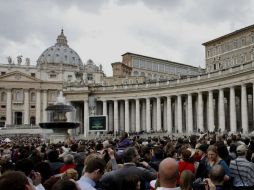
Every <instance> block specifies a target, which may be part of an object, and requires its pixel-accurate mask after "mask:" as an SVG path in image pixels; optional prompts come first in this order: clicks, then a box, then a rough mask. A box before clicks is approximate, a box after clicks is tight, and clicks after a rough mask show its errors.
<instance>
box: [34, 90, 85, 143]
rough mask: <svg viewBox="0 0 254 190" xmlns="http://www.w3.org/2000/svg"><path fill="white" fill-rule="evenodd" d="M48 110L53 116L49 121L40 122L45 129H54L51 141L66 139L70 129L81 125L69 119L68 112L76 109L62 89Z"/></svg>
mask: <svg viewBox="0 0 254 190" xmlns="http://www.w3.org/2000/svg"><path fill="white" fill-rule="evenodd" d="M46 111H48V112H51V115H52V118H51V120H50V121H49V122H43V123H39V125H40V127H41V128H43V129H52V130H53V134H51V135H50V142H51V143H57V142H59V141H62V142H63V141H66V140H67V139H68V137H69V135H68V132H67V131H68V129H75V128H77V127H79V125H80V123H79V122H71V121H67V117H66V113H67V112H73V111H75V108H74V107H73V106H72V105H69V104H67V103H66V101H65V98H64V97H63V92H62V91H60V94H59V96H58V97H57V101H56V102H55V104H53V105H49V106H48V107H47V108H46Z"/></svg>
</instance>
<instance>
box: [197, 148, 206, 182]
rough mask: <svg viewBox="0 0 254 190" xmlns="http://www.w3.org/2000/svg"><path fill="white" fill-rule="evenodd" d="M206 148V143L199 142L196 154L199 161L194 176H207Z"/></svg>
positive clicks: (202, 177)
mask: <svg viewBox="0 0 254 190" xmlns="http://www.w3.org/2000/svg"><path fill="white" fill-rule="evenodd" d="M207 148H208V145H206V144H201V145H199V146H198V147H197V154H198V156H199V157H200V161H199V164H198V168H197V172H196V178H201V179H204V178H207V177H208V173H207V172H206V163H207V156H206V151H207Z"/></svg>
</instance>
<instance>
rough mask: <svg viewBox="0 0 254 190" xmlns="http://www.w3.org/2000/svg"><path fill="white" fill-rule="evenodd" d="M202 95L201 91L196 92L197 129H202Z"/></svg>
mask: <svg viewBox="0 0 254 190" xmlns="http://www.w3.org/2000/svg"><path fill="white" fill-rule="evenodd" d="M203 106H204V102H203V95H202V92H198V113H197V120H198V126H197V127H198V129H200V131H204V118H203Z"/></svg>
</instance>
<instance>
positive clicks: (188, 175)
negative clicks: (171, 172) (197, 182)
mask: <svg viewBox="0 0 254 190" xmlns="http://www.w3.org/2000/svg"><path fill="white" fill-rule="evenodd" d="M194 179H195V176H194V174H193V173H192V172H191V171H189V170H184V171H183V172H182V173H181V176H180V187H181V189H182V190H191V189H192V183H193V182H194Z"/></svg>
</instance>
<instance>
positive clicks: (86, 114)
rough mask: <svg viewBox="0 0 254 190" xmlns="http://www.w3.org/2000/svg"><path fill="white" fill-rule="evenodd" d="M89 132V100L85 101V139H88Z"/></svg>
mask: <svg viewBox="0 0 254 190" xmlns="http://www.w3.org/2000/svg"><path fill="white" fill-rule="evenodd" d="M88 131H89V108H88V100H87V99H85V100H84V137H87V135H88Z"/></svg>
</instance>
